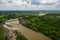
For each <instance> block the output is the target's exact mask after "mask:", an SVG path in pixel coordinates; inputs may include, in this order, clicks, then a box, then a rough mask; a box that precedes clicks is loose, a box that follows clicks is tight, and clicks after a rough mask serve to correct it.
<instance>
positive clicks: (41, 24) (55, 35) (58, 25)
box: [20, 15, 60, 40]
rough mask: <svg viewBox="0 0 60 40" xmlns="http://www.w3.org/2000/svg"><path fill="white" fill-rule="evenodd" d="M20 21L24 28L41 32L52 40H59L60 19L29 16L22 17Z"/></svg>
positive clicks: (46, 16)
mask: <svg viewBox="0 0 60 40" xmlns="http://www.w3.org/2000/svg"><path fill="white" fill-rule="evenodd" d="M22 20H23V21H25V24H24V22H23V21H22ZM20 21H21V24H23V25H25V26H26V27H28V28H31V29H33V30H35V31H37V32H41V33H43V34H45V35H47V36H49V37H50V38H52V39H53V40H60V18H58V17H56V16H48V15H45V16H32V17H31V16H30V17H23V18H22V19H20Z"/></svg>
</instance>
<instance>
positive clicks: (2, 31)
mask: <svg viewBox="0 0 60 40" xmlns="http://www.w3.org/2000/svg"><path fill="white" fill-rule="evenodd" d="M3 38H4V30H3V28H2V27H1V26H0V40H3Z"/></svg>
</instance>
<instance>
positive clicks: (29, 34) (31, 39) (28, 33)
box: [8, 19, 52, 40]
mask: <svg viewBox="0 0 60 40" xmlns="http://www.w3.org/2000/svg"><path fill="white" fill-rule="evenodd" d="M8 25H11V26H12V27H14V28H18V29H17V30H18V31H19V32H21V34H22V35H24V36H25V37H26V38H27V39H28V40H52V39H50V38H48V37H47V36H45V35H43V34H42V33H37V32H35V31H33V30H31V29H29V28H26V27H25V26H23V25H21V24H19V21H18V19H15V21H11V22H10V23H8Z"/></svg>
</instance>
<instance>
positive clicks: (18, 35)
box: [15, 31, 27, 40]
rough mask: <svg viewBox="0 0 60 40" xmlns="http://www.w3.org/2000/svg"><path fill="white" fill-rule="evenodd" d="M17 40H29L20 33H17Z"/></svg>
mask: <svg viewBox="0 0 60 40" xmlns="http://www.w3.org/2000/svg"><path fill="white" fill-rule="evenodd" d="M15 35H16V36H17V37H16V40H27V39H26V38H25V37H24V36H23V35H22V34H21V33H20V32H18V31H15Z"/></svg>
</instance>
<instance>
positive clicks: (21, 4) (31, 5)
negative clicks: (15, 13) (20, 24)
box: [0, 0, 60, 10]
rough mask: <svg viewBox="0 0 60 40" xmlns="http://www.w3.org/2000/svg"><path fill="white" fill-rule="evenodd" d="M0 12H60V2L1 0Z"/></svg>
mask: <svg viewBox="0 0 60 40" xmlns="http://www.w3.org/2000/svg"><path fill="white" fill-rule="evenodd" d="M0 10H60V0H0Z"/></svg>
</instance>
